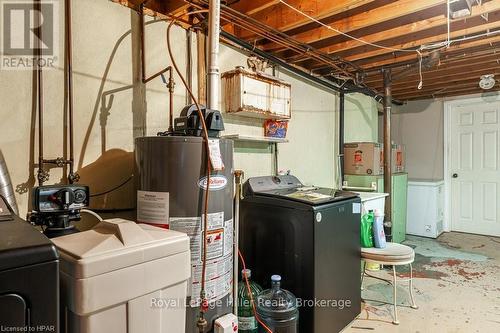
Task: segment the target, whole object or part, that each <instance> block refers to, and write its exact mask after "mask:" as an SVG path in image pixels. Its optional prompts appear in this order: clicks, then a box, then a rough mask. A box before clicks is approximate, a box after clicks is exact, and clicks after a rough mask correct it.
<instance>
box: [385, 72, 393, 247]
mask: <svg viewBox="0 0 500 333" xmlns="http://www.w3.org/2000/svg"><path fill="white" fill-rule="evenodd" d="M383 74H384V92H385V99H384V192H385V193H389V196H388V197H387V198H386V199H385V221H384V227H385V231H386V237H387V240H388V241H389V242H391V241H392V217H393V216H392V195H393V193H392V140H391V116H392V73H391V70H390V69H386V70H384V71H383Z"/></svg>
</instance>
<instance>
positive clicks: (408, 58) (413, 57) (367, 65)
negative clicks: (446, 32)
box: [359, 35, 500, 70]
mask: <svg viewBox="0 0 500 333" xmlns="http://www.w3.org/2000/svg"><path fill="white" fill-rule="evenodd" d="M496 43H500V36H498V35H497V36H495V37H488V38H483V39H477V40H472V41H469V42H463V43H460V44H455V45H452V46H450V47H449V48H448V49H447V50H446V51H445V52H444V53H449V52H452V51H463V50H470V49H474V48H476V47H478V46H483V45H488V44H496ZM417 60H418V56H417V54H416V53H415V54H408V55H403V56H394V57H390V58H388V59H383V60H374V61H373V62H364V63H359V65H360V66H362V67H363V68H364V69H365V70H368V69H369V70H374V69H377V68H382V67H384V66H389V65H391V66H395V65H397V64H403V63H408V62H412V61H417Z"/></svg>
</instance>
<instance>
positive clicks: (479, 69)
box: [366, 55, 500, 89]
mask: <svg viewBox="0 0 500 333" xmlns="http://www.w3.org/2000/svg"><path fill="white" fill-rule="evenodd" d="M498 69H500V55H497V56H496V57H495V58H494V59H489V60H488V61H484V62H474V61H470V63H469V64H464V65H457V66H455V67H451V68H443V69H440V68H438V69H437V70H434V71H425V72H423V73H422V76H423V79H424V82H432V83H440V84H443V85H446V82H448V81H450V80H453V79H454V78H455V77H468V76H476V77H479V76H481V75H483V74H487V73H490V72H492V71H496V70H498ZM378 76H380V75H378ZM419 81H420V75H419V74H418V71H417V70H416V71H415V72H414V73H412V74H411V75H407V76H404V77H402V78H401V80H400V81H394V82H393V87H394V88H395V89H397V88H399V87H407V86H412V87H416V86H417V83H418V82H419ZM366 84H368V85H369V86H371V87H374V88H376V89H377V88H379V89H380V88H381V87H382V86H383V83H382V80H381V79H380V78H379V77H377V80H376V81H375V82H373V81H372V82H366Z"/></svg>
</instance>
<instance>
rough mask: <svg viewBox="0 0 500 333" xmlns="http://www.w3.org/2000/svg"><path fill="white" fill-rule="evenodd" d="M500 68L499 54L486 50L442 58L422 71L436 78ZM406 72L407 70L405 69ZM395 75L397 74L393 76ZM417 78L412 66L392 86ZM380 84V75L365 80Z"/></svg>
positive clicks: (415, 68)
mask: <svg viewBox="0 0 500 333" xmlns="http://www.w3.org/2000/svg"><path fill="white" fill-rule="evenodd" d="M495 66H499V67H500V52H498V53H497V52H495V50H493V51H491V50H488V51H487V52H485V51H483V52H478V53H474V54H471V55H468V56H467V57H466V56H463V57H459V56H457V57H456V58H444V59H442V60H441V62H440V63H439V64H438V65H437V66H435V67H432V68H429V69H424V75H436V78H438V77H439V75H446V73H448V72H450V73H454V72H456V71H459V70H464V69H466V70H468V71H469V70H474V69H481V68H483V67H495ZM405 70H407V69H405ZM395 75H397V73H396V74H395ZM418 77H419V74H418V67H417V66H415V65H414V66H413V71H412V72H408V73H407V75H404V76H401V77H400V79H399V80H398V79H395V80H394V81H393V85H398V84H401V82H405V81H409V80H412V79H414V80H417V79H418ZM377 82H378V83H380V82H381V77H380V75H371V76H369V77H368V78H367V79H365V83H367V84H377Z"/></svg>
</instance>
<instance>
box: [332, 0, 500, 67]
mask: <svg viewBox="0 0 500 333" xmlns="http://www.w3.org/2000/svg"><path fill="white" fill-rule="evenodd" d="M499 2H500V1H499ZM490 17H492V15H490ZM499 28H500V12H499V13H498V15H496V16H495V21H490V23H487V24H480V25H477V26H473V27H470V28H466V29H461V30H456V31H453V32H451V34H450V35H451V38H453V39H454V38H460V37H462V36H470V35H474V34H479V33H482V32H487V31H490V30H496V29H499ZM446 39H447V33H446V32H445V33H444V34H440V35H435V36H432V37H427V38H422V39H417V40H412V41H410V42H406V43H401V44H395V45H391V46H390V47H392V48H396V49H403V50H406V49H412V48H418V47H419V46H421V45H431V44H433V43H438V42H443V41H446ZM391 53H394V51H391V50H386V49H375V50H372V51H368V52H358V53H357V54H355V55H352V56H348V57H344V59H345V60H348V61H357V60H361V59H366V58H370V57H376V56H379V55H384V54H391ZM334 56H335V54H334Z"/></svg>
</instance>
